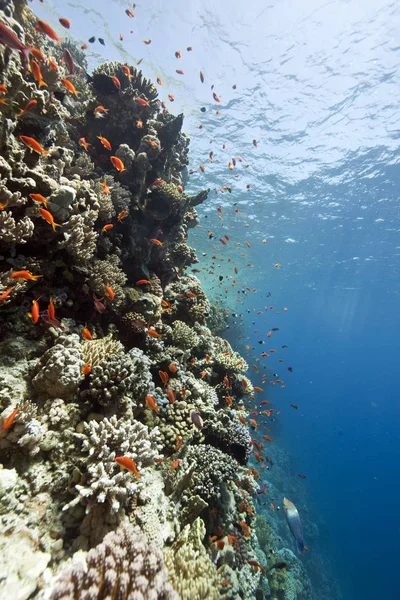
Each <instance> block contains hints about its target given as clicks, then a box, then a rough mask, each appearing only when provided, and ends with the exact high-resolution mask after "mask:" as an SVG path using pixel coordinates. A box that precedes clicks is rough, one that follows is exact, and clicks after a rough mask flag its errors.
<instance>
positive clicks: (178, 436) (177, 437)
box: [175, 434, 183, 452]
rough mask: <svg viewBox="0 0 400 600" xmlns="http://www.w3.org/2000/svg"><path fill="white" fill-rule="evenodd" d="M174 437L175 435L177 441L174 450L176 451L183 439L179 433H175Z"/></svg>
mask: <svg viewBox="0 0 400 600" xmlns="http://www.w3.org/2000/svg"><path fill="white" fill-rule="evenodd" d="M175 437H176V441H177V442H178V443H177V444H176V446H175V452H178V450H179V448H181V447H182V444H183V439H182V438H181V436H180V435H178V434H176V436H175Z"/></svg>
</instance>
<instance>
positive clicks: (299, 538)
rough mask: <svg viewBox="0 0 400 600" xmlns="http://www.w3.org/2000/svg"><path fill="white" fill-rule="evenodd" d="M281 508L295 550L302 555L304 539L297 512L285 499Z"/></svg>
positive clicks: (291, 503)
mask: <svg viewBox="0 0 400 600" xmlns="http://www.w3.org/2000/svg"><path fill="white" fill-rule="evenodd" d="M283 508H284V509H285V514H286V519H287V522H288V524H289V527H290V531H291V532H292V534H293V537H294V539H295V542H296V547H297V550H298V552H299V553H300V554H302V552H303V551H304V539H303V528H302V526H301V521H300V515H299V512H298V510H297V508H296V507H295V505H294V504H293V502H290V500H288V499H287V498H284V499H283Z"/></svg>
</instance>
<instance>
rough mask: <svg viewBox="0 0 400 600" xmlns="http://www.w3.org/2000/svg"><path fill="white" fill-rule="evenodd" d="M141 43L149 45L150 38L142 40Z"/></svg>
mask: <svg viewBox="0 0 400 600" xmlns="http://www.w3.org/2000/svg"><path fill="white" fill-rule="evenodd" d="M142 42H143V44H146V46H149V45H150V44H151V40H142Z"/></svg>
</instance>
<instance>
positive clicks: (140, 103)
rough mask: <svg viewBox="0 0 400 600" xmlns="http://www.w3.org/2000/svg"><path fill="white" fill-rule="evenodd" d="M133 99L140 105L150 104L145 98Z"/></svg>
mask: <svg viewBox="0 0 400 600" xmlns="http://www.w3.org/2000/svg"><path fill="white" fill-rule="evenodd" d="M133 101H134V102H135V103H136V104H138V105H139V106H149V101H148V100H145V99H144V98H134V99H133Z"/></svg>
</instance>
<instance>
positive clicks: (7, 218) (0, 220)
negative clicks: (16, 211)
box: [0, 211, 35, 244]
mask: <svg viewBox="0 0 400 600" xmlns="http://www.w3.org/2000/svg"><path fill="white" fill-rule="evenodd" d="M34 228H35V226H34V224H33V221H31V219H30V218H29V217H27V216H25V217H22V219H19V221H16V220H15V219H14V217H13V216H12V212H11V211H8V212H5V211H4V212H0V242H3V243H5V244H25V243H26V242H27V240H28V239H29V238H31V237H32V235H33V231H34Z"/></svg>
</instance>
